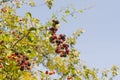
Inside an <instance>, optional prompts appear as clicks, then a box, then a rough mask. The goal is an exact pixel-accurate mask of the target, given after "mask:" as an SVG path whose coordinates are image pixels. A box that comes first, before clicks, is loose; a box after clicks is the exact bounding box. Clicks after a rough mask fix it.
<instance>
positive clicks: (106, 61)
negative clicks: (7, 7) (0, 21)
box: [18, 0, 120, 80]
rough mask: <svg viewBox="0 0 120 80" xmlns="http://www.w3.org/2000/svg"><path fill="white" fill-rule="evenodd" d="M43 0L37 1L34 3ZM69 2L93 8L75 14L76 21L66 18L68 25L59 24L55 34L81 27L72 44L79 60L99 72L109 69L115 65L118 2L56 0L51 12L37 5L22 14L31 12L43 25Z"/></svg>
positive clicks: (119, 40)
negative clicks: (83, 31) (79, 54)
mask: <svg viewBox="0 0 120 80" xmlns="http://www.w3.org/2000/svg"><path fill="white" fill-rule="evenodd" d="M43 1H44V0H41V2H40V1H38V4H39V3H40V4H42V3H43ZM71 3H72V4H73V5H74V7H75V8H76V9H83V8H86V7H89V6H92V5H95V6H94V7H93V8H91V9H88V10H86V11H85V12H83V13H82V14H80V15H77V19H69V20H68V21H69V22H68V23H63V22H61V28H60V31H59V32H62V33H65V34H67V35H71V34H72V33H73V32H74V31H76V30H77V29H78V28H83V29H84V30H85V31H86V32H85V33H83V34H82V35H81V36H80V38H78V41H77V44H76V48H77V49H78V50H79V51H80V52H81V59H82V60H84V61H86V63H87V64H88V65H89V66H90V67H96V68H100V69H106V68H110V67H111V66H112V65H114V64H116V65H118V66H119V65H120V62H119V60H120V9H119V8H120V0H56V2H55V4H54V6H53V9H52V10H49V9H48V8H47V6H46V5H41V6H37V7H36V8H30V7H28V8H26V9H25V10H24V11H30V12H32V13H33V16H35V17H37V18H39V19H40V20H41V22H44V21H47V19H48V17H50V16H51V15H52V12H55V11H56V10H58V9H59V8H60V7H63V6H67V5H69V4H71ZM20 11H21V10H18V13H20V14H21V15H24V11H22V12H20ZM118 78H120V76H119V77H118ZM115 80H118V79H115Z"/></svg>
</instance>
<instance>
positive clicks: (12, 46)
mask: <svg viewBox="0 0 120 80" xmlns="http://www.w3.org/2000/svg"><path fill="white" fill-rule="evenodd" d="M29 34H30V31H29V32H28V33H27V34H26V35H23V36H22V37H21V38H20V39H19V40H17V41H16V42H15V43H14V44H13V46H12V48H14V47H15V46H16V45H17V43H19V42H20V41H21V40H22V39H23V38H24V37H27V36H28V35H29Z"/></svg>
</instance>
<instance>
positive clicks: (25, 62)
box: [0, 0, 118, 80]
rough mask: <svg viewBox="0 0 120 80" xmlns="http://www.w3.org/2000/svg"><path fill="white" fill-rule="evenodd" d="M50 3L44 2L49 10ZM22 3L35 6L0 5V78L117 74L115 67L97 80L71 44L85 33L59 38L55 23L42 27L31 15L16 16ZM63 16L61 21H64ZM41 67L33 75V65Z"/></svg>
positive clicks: (84, 78) (83, 79) (12, 0)
mask: <svg viewBox="0 0 120 80" xmlns="http://www.w3.org/2000/svg"><path fill="white" fill-rule="evenodd" d="M53 3H54V0H45V4H47V6H48V7H49V8H50V9H51V8H52V5H53ZM25 4H28V5H29V6H31V7H35V5H36V3H35V1H34V0H28V1H27V0H2V1H1V2H0V5H1V11H0V79H2V80H38V79H41V80H49V79H53V78H54V77H52V75H57V76H60V77H58V78H59V80H64V79H67V80H99V79H102V80H104V79H106V78H108V79H112V78H113V77H115V76H117V75H118V67H117V66H113V67H112V68H111V70H105V71H103V73H102V78H99V76H98V75H97V74H98V70H97V69H90V68H89V67H87V65H85V64H81V61H80V52H79V51H77V50H76V49H75V48H74V45H75V44H76V40H77V37H79V36H80V35H81V34H82V33H83V32H84V30H82V29H80V30H78V31H76V32H74V34H73V36H71V37H66V36H65V35H64V34H60V35H58V34H56V32H57V31H58V29H59V27H60V26H59V24H60V22H59V21H58V20H55V19H53V20H49V21H48V22H47V23H46V24H45V25H43V24H42V23H40V21H39V19H36V18H34V17H33V16H32V14H31V13H30V12H27V13H26V15H25V16H24V17H21V16H18V15H17V14H16V9H17V8H21V7H22V5H25ZM62 11H63V10H62ZM64 11H65V15H64V16H66V15H73V12H74V11H73V12H71V11H70V10H69V9H64ZM78 11H79V12H82V10H78ZM64 16H63V17H62V19H63V21H67V20H66V19H65V17H64ZM53 18H55V16H54V17H53ZM40 65H42V66H44V68H45V69H47V70H46V71H45V70H43V69H40V70H38V71H37V73H35V70H34V69H35V66H40ZM39 75H40V76H39ZM109 75H111V76H112V77H111V76H109ZM38 76H39V77H38Z"/></svg>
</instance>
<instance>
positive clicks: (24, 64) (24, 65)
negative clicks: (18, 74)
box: [7, 52, 31, 71]
mask: <svg viewBox="0 0 120 80" xmlns="http://www.w3.org/2000/svg"><path fill="white" fill-rule="evenodd" d="M7 58H12V59H13V60H15V61H16V62H17V63H18V66H20V70H21V71H23V70H30V66H31V63H30V62H29V58H28V57H27V56H26V55H24V54H20V53H18V52H15V53H12V54H11V55H9V56H7Z"/></svg>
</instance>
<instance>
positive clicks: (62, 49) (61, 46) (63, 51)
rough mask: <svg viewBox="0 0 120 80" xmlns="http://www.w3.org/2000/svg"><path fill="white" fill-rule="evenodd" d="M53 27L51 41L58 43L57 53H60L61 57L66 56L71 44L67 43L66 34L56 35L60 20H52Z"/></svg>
mask: <svg viewBox="0 0 120 80" xmlns="http://www.w3.org/2000/svg"><path fill="white" fill-rule="evenodd" d="M52 22H53V27H51V28H50V29H49V31H50V33H51V37H50V38H49V39H50V42H51V43H53V44H56V45H57V47H56V50H55V52H56V53H59V54H60V57H66V56H67V54H69V45H68V44H67V43H66V35H64V34H60V35H59V36H57V35H56V32H57V30H58V28H57V25H58V24H59V21H57V20H52Z"/></svg>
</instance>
